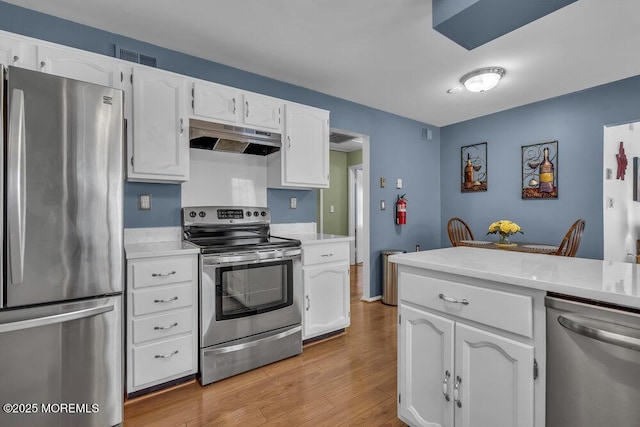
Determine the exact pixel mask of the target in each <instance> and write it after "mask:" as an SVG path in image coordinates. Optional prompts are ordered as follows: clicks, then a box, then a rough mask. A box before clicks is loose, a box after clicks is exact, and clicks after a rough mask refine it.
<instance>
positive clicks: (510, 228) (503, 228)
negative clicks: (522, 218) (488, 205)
mask: <svg viewBox="0 0 640 427" xmlns="http://www.w3.org/2000/svg"><path fill="white" fill-rule="evenodd" d="M516 233H520V234H524V232H523V231H522V228H520V226H519V225H518V224H516V223H515V222H513V221H508V220H506V219H501V220H500V221H496V222H494V223H492V224H491V225H490V226H489V231H488V232H487V234H499V235H500V239H499V240H498V245H508V244H510V242H509V236H511V235H512V234H516Z"/></svg>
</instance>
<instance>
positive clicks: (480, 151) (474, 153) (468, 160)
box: [460, 142, 487, 193]
mask: <svg viewBox="0 0 640 427" xmlns="http://www.w3.org/2000/svg"><path fill="white" fill-rule="evenodd" d="M460 159H461V160H462V166H461V167H462V169H461V177H462V181H461V184H460V191H462V192H463V193H467V192H473V191H487V143H486V142H481V143H479V144H473V145H465V146H462V147H460Z"/></svg>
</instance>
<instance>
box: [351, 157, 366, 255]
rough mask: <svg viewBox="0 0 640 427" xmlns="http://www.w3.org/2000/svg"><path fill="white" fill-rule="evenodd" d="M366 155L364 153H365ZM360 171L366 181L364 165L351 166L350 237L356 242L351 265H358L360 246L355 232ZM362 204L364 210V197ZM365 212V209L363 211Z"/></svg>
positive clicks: (353, 244)
mask: <svg viewBox="0 0 640 427" xmlns="http://www.w3.org/2000/svg"><path fill="white" fill-rule="evenodd" d="M363 154H364V153H363ZM358 170H362V172H363V173H362V176H363V180H364V167H363V166H362V163H359V164H357V165H351V166H349V184H348V185H349V189H348V198H349V209H348V212H349V214H348V215H349V236H351V237H353V238H354V240H353V241H352V242H351V250H352V251H351V258H350V262H351V264H357V263H358V256H357V251H358V245H357V244H356V242H357V239H358V237H357V234H356V232H355V228H356V220H355V215H354V214H355V213H356V195H357V193H356V191H355V185H356V182H357V180H356V173H357V171H358ZM362 193H363V196H364V186H363V190H362ZM362 204H363V208H364V197H363V200H362ZM363 211H364V209H363ZM363 230H364V214H363ZM360 238H362V236H360ZM361 247H362V242H360V251H361V252H362V248H361ZM361 258H363V262H364V257H362V256H361Z"/></svg>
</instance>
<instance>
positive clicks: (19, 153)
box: [7, 89, 27, 285]
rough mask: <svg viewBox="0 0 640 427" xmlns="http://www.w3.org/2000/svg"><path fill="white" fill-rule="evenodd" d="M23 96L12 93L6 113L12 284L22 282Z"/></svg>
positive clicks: (24, 189) (9, 246)
mask: <svg viewBox="0 0 640 427" xmlns="http://www.w3.org/2000/svg"><path fill="white" fill-rule="evenodd" d="M24 121H25V119H24V92H23V91H21V90H19V89H13V91H12V92H11V110H10V111H9V131H8V135H7V142H8V149H7V151H8V159H7V160H8V167H7V224H8V229H9V232H8V233H7V234H8V236H7V237H8V240H9V241H8V255H9V263H10V265H11V282H12V283H11V284H13V285H18V284H20V283H22V281H23V280H24V247H25V221H26V216H25V214H26V211H25V200H26V190H27V188H26V186H27V183H26V174H25V170H26V153H25V145H26V140H25V139H26V132H25V124H24Z"/></svg>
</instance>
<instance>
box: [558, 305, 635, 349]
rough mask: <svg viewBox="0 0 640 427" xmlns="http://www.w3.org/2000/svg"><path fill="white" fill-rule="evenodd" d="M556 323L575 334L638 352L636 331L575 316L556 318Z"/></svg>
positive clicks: (565, 315)
mask: <svg viewBox="0 0 640 427" xmlns="http://www.w3.org/2000/svg"><path fill="white" fill-rule="evenodd" d="M558 323H560V324H561V325H562V326H564V327H565V328H567V329H569V330H570V331H573V332H575V333H576V334H580V335H584V336H585V337H589V338H593V339H594V340H598V341H602V342H606V343H609V344H613V345H617V346H619V347H624V348H628V349H630V350H635V351H640V338H638V330H637V329H633V328H629V327H627V326H622V325H616V324H614V323H609V322H605V321H602V320H596V319H591V318H586V317H582V316H578V315H576V314H563V315H562V316H558Z"/></svg>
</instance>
